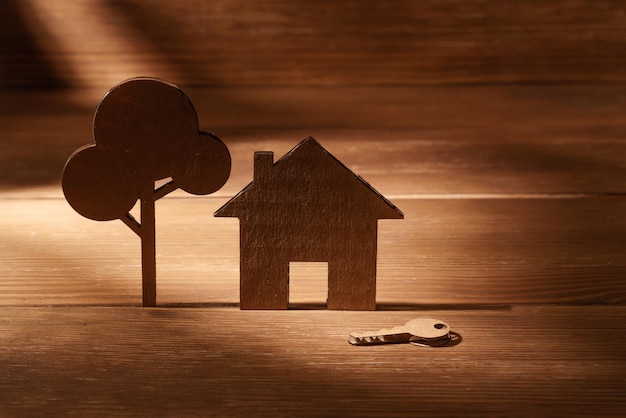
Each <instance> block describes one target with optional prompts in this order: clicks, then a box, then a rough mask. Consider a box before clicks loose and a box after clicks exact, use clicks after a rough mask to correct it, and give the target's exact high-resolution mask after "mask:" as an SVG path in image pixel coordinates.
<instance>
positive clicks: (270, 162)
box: [254, 151, 274, 181]
mask: <svg viewBox="0 0 626 418" xmlns="http://www.w3.org/2000/svg"><path fill="white" fill-rule="evenodd" d="M273 167H274V153H273V152H272V151H256V152H255V153H254V181H264V180H267V179H269V176H270V175H271V173H272V168H273Z"/></svg>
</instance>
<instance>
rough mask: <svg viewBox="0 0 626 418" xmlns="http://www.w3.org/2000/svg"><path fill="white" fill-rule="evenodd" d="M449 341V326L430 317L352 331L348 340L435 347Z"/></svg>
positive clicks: (371, 343)
mask: <svg viewBox="0 0 626 418" xmlns="http://www.w3.org/2000/svg"><path fill="white" fill-rule="evenodd" d="M448 341H450V326H449V325H448V324H446V323H445V322H443V321H440V320H438V319H432V318H418V319H412V320H410V321H409V322H407V323H406V324H404V325H401V326H398V327H393V328H390V329H381V330H378V331H365V332H353V333H352V334H350V338H349V339H348V342H349V343H350V344H352V345H375V344H394V343H396V344H397V343H407V342H410V343H413V344H416V345H422V346H427V347H436V346H440V345H443V344H446V343H447V342H448Z"/></svg>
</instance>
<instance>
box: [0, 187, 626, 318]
mask: <svg viewBox="0 0 626 418" xmlns="http://www.w3.org/2000/svg"><path fill="white" fill-rule="evenodd" d="M225 200H226V199H224V198H203V197H196V198H175V197H168V198H165V199H162V200H160V201H159V202H158V204H157V207H156V210H157V232H156V234H157V289H158V291H157V294H158V296H157V301H158V303H160V304H163V303H165V304H172V303H174V304H178V303H182V304H201V305H202V304H209V305H215V304H217V305H222V304H227V305H229V306H231V305H236V304H237V303H238V302H239V224H238V221H237V220H236V219H222V218H214V217H213V212H214V211H215V210H217V209H218V208H219V207H220V206H221V205H222V204H223V203H224V202H225ZM394 203H395V204H396V205H397V206H398V207H399V208H400V209H401V210H402V211H403V212H404V214H405V219H404V220H388V221H380V222H379V235H378V237H379V238H378V274H377V302H378V309H383V310H384V309H396V308H397V307H402V306H413V307H415V306H417V307H419V306H428V305H433V304H435V305H438V304H502V303H505V304H508V303H575V304H581V303H611V304H614V303H618V304H623V303H624V302H625V301H626V284H625V282H624V280H623V277H624V269H625V268H626V251H625V250H624V249H625V248H626V223H625V221H624V217H623V213H624V210H625V209H626V199H624V198H623V197H604V198H573V199H552V198H539V199H515V198H514V199H445V198H444V199H421V200H415V199H399V200H395V201H394ZM0 218H2V219H4V220H5V221H3V224H2V225H1V228H2V229H1V230H0V233H1V235H2V238H3V239H2V242H0V254H2V263H0V305H3V306H16V305H21V306H32V305H93V304H95V305H109V306H111V305H112V306H117V305H129V304H138V303H140V300H141V280H140V279H141V268H140V247H139V240H138V238H137V237H136V236H135V235H134V234H133V233H132V232H131V231H129V230H128V228H126V226H125V225H124V224H123V223H122V222H116V221H113V222H95V221H90V220H88V219H84V218H82V217H80V216H79V215H77V214H75V213H74V212H73V211H72V209H71V208H70V207H69V205H68V204H67V203H66V202H65V201H63V200H62V199H47V200H22V199H17V200H1V201H0ZM9 220H10V222H9ZM319 286H323V283H322V282H319V281H318V282H317V285H316V286H315V288H316V289H317V287H319ZM296 293H297V292H296ZM312 294H315V295H318V296H319V295H320V294H321V293H320V292H317V290H314V291H313V293H312ZM298 302H299V303H309V304H313V306H317V307H319V306H321V305H322V304H323V303H324V302H325V299H323V298H319V299H312V300H308V301H307V300H303V299H302V298H300V299H299V300H298Z"/></svg>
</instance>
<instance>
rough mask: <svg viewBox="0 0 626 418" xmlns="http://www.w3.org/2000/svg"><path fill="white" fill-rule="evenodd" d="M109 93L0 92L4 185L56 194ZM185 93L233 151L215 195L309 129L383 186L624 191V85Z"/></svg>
mask: <svg viewBox="0 0 626 418" xmlns="http://www.w3.org/2000/svg"><path fill="white" fill-rule="evenodd" d="M106 90H107V89H98V90H71V91H58V92H44V93H40V92H12V93H8V92H5V93H3V95H2V96H1V100H0V123H1V124H2V126H3V129H4V135H3V137H2V144H3V149H2V153H0V189H1V190H2V191H3V193H9V194H10V195H11V196H17V195H20V196H24V195H30V196H35V197H41V196H48V197H58V196H60V193H59V192H60V188H59V187H58V184H60V177H61V167H63V165H64V164H65V161H66V159H67V156H68V155H70V153H71V152H72V151H73V150H74V149H76V148H77V147H79V146H81V145H84V144H86V143H89V142H91V141H92V140H93V134H92V123H93V113H94V110H95V106H96V104H97V103H98V102H99V100H100V99H101V98H102V95H103V94H104V93H106ZM186 93H187V94H188V95H189V97H190V98H191V100H192V102H193V103H194V106H195V107H196V110H197V112H198V118H199V122H200V128H201V129H203V130H212V131H213V132H215V134H217V136H219V137H220V138H221V139H222V140H223V141H224V142H225V143H226V145H227V146H228V148H229V150H230V151H231V155H232V159H233V167H234V168H233V171H232V174H231V178H230V180H229V181H228V182H227V184H226V185H225V186H224V188H223V189H221V190H220V191H219V192H218V193H219V194H221V195H222V196H233V195H234V194H235V193H237V192H238V191H239V190H241V189H242V188H243V187H244V186H245V185H246V184H248V183H249V182H250V181H251V179H252V155H253V153H254V151H255V150H259V149H270V150H274V152H275V153H276V154H277V155H283V154H285V153H286V152H287V151H289V150H290V149H291V148H293V146H294V145H295V144H297V143H298V142H299V141H301V140H302V139H304V138H306V137H307V136H310V135H313V136H315V137H316V138H317V139H319V140H320V141H321V142H323V143H324V144H325V146H326V147H327V148H328V149H329V151H330V152H331V153H333V154H334V155H336V156H338V158H340V159H341V161H343V162H344V163H345V164H346V165H347V166H348V167H349V168H350V169H352V170H353V171H355V172H358V173H359V174H360V175H361V176H362V177H363V178H364V179H365V180H367V181H368V182H370V183H371V184H372V185H374V187H375V188H376V189H377V190H378V191H380V192H381V193H383V194H384V195H398V194H402V195H410V194H423V193H426V194H468V193H469V194H481V193H496V194H533V193H574V194H575V193H594V192H595V193H622V192H625V191H626V190H625V187H624V181H623V180H622V179H623V178H626V159H625V157H624V156H625V155H626V149H625V146H626V145H625V141H624V140H625V137H624V132H626V119H625V118H624V117H623V115H624V114H626V87H624V86H551V87H548V86H483V87H452V88H423V87H421V88H329V89H316V88H282V89H269V88H260V89H199V90H193V89H192V90H189V91H186ZM27 143H28V144H31V145H32V146H30V147H26V146H25V144H27Z"/></svg>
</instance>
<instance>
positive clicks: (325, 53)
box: [0, 0, 626, 88]
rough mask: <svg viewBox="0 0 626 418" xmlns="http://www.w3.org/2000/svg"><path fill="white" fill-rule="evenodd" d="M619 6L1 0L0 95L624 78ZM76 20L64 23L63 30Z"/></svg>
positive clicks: (625, 29)
mask: <svg viewBox="0 0 626 418" xmlns="http://www.w3.org/2000/svg"><path fill="white" fill-rule="evenodd" d="M623 12H624V10H623V3H622V2H620V1H615V0H613V1H605V2H602V4H598V3H597V2H593V1H589V0H585V1H577V0H559V1H553V2H550V3H549V4H546V2H543V1H539V0H533V1H519V0H517V1H511V0H509V1H499V2H496V3H494V4H489V5H488V7H487V6H486V5H485V3H484V2H483V1H479V0H472V1H466V2H463V3H462V4H459V3H458V2H454V1H452V0H448V1H443V2H442V1H434V0H430V1H421V2H404V1H394V2H388V1H372V2H368V4H367V6H364V5H362V4H360V3H358V2H350V1H339V2H337V1H331V0H324V1H319V2H316V3H315V4H304V3H294V2H290V1H286V0H271V1H265V2H263V3H258V2H255V1H250V0H239V1H225V0H221V1H213V2H211V3H210V4H207V3H206V2H201V1H198V0H189V1H177V2H165V1H160V2H158V5H156V6H155V4H154V2H153V1H149V0H139V1H133V2H108V3H99V4H97V5H94V4H87V3H81V2H47V1H38V0H35V1H30V2H17V1H9V2H7V3H6V4H5V5H4V8H3V14H2V16H1V17H0V19H1V20H0V28H2V31H1V32H0V37H1V38H0V39H2V42H0V45H2V49H1V50H0V52H1V53H2V60H3V63H4V65H3V67H2V73H0V75H2V85H3V86H42V85H46V84H47V85H51V84H52V85H57V86H58V85H72V86H75V85H81V86H98V87H105V88H106V87H108V86H110V85H112V84H114V83H117V82H119V81H121V80H123V79H125V78H129V77H132V76H138V75H155V76H160V77H163V78H167V79H170V80H175V81H177V82H180V83H184V84H185V85H201V86H216V85H229V86H241V85H247V86H251V85H254V86H259V85H264V86H266V85H272V86H284V85H327V86H328V85H381V84H385V85H416V84H448V83H493V82H514V83H517V82H553V81H559V82H563V81H565V82H589V81H619V82H622V81H624V80H625V77H626V72H625V71H624V68H625V61H624V60H625V58H624V54H623V51H624V48H625V47H626V44H625V41H624V40H625V39H626V25H625V24H624V19H623ZM68 21H71V22H72V24H71V25H68V24H67V22H68Z"/></svg>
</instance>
